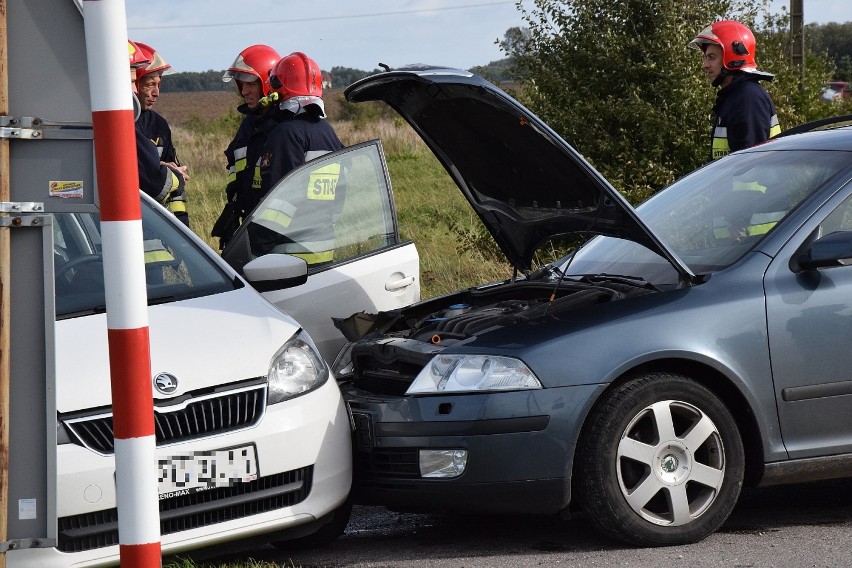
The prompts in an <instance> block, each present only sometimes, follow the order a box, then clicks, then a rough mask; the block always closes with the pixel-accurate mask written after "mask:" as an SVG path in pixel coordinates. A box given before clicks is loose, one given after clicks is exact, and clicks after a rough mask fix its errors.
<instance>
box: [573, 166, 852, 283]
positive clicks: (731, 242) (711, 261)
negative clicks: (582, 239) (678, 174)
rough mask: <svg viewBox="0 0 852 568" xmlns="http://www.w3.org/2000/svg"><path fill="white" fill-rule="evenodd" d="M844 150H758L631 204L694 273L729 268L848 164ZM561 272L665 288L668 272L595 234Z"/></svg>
mask: <svg viewBox="0 0 852 568" xmlns="http://www.w3.org/2000/svg"><path fill="white" fill-rule="evenodd" d="M849 159H850V158H849V153H848V152H832V151H801V152H790V151H776V152H772V151H764V152H751V153H743V154H735V155H731V156H730V157H728V158H726V159H725V160H719V161H717V162H714V163H712V164H710V165H708V166H706V167H704V168H701V169H700V170H697V171H696V172H693V173H692V174H689V175H688V176H686V177H684V178H683V179H681V180H679V181H678V182H675V183H674V184H673V185H671V186H670V187H669V188H667V189H665V190H663V191H661V192H659V193H658V194H656V195H655V196H653V197H652V198H651V199H649V200H648V201H647V202H645V203H644V204H642V205H641V206H639V207H638V208H637V212H638V214H639V216H640V217H641V219H642V220H643V221H644V222H645V223H646V224H647V225H648V227H649V228H650V229H651V231H652V232H653V233H654V234H655V235H657V236H658V237H659V238H660V239H661V240H663V241H664V242H665V243H666V244H667V245H668V246H670V247H671V248H672V249H673V250H674V252H675V253H676V254H677V255H678V256H679V257H680V258H681V259H682V260H683V261H684V262H685V263H686V264H687V265H688V266H689V268H690V269H691V270H692V271H693V272H695V273H696V274H700V273H707V272H712V271H714V270H720V269H722V268H724V267H726V266H729V265H731V264H733V263H734V262H736V261H737V260H738V259H739V258H741V257H742V256H743V255H744V254H745V253H746V252H747V251H748V250H750V249H751V248H752V247H754V245H755V244H756V243H758V242H760V241H761V240H762V239H763V238H765V237H766V235H768V234H771V233H772V231H773V230H774V229H775V227H776V226H777V225H778V223H779V222H781V221H782V220H783V219H784V218H785V217H786V216H787V215H788V214H789V213H790V212H791V211H793V210H794V209H795V208H796V207H797V206H798V205H799V204H800V203H801V202H802V201H804V200H805V199H806V198H807V197H808V196H809V195H811V194H813V192H814V191H816V190H817V189H819V188H820V187H822V186H823V185H824V184H825V183H827V182H828V181H829V180H831V179H832V178H833V177H835V176H836V175H838V173H839V172H840V171H842V170H844V169H846V168H847V167H848V164H849ZM568 268H569V273H575V274H580V273H582V274H588V273H600V272H607V273H614V274H629V275H632V276H639V277H642V278H644V279H645V280H647V281H649V282H652V283H654V284H657V285H663V286H665V285H669V284H671V283H672V282H673V281H676V280H672V279H673V278H674V271H673V270H668V269H666V268H665V266H664V261H663V259H662V258H661V257H659V256H658V255H656V254H654V253H652V252H650V251H649V250H647V249H645V248H644V247H642V246H641V245H638V244H635V243H630V242H627V241H623V240H620V239H616V238H611V237H599V238H596V239H594V240H592V241H591V242H590V243H589V244H588V245H586V246H585V247H583V248H582V249H581V250H580V251H579V252H578V253H577V254H576V255H575V256H574V259H573V261H572V262H571V264H570V265H569V267H568Z"/></svg>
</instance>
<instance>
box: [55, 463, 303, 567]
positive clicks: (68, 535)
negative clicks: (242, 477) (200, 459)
mask: <svg viewBox="0 0 852 568" xmlns="http://www.w3.org/2000/svg"><path fill="white" fill-rule="evenodd" d="M313 471H314V468H313V466H308V467H304V468H301V469H297V470H293V471H288V472H285V473H279V474H277V475H270V476H267V477H261V478H259V479H256V480H254V481H252V482H250V483H240V484H236V485H233V486H231V487H221V488H218V489H213V490H210V491H202V492H199V493H193V494H190V495H181V496H179V497H172V498H169V499H163V500H161V501H160V534H161V535H167V534H172V533H176V532H180V531H187V530H191V529H196V528H199V527H204V526H208V525H213V524H216V523H224V522H226V521H231V520H234V519H241V518H243V517H248V516H250V515H258V514H261V513H266V512H268V511H274V510H276V509H282V508H284V507H290V506H292V505H295V504H297V503H300V502H302V501H304V500H305V499H306V498H307V496H308V494H309V493H310V491H311V484H312V481H313ZM116 544H118V510H117V509H108V510H105V511H96V512H94V513H85V514H82V515H74V516H71V517H62V518H60V519H59V546H58V547H57V548H58V549H59V550H61V551H62V552H81V551H84V550H92V549H95V548H103V547H106V546H113V545H116Z"/></svg>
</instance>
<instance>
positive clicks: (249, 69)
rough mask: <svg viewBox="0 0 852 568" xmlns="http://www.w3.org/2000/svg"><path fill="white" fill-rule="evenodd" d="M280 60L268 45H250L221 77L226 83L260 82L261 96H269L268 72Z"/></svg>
mask: <svg viewBox="0 0 852 568" xmlns="http://www.w3.org/2000/svg"><path fill="white" fill-rule="evenodd" d="M279 59H281V56H280V55H278V52H277V51H275V50H274V49H272V48H271V47H269V46H268V45H251V46H249V47H247V48H245V49H244V50H242V51H241V52H240V54H239V55H237V58H236V59H235V60H234V62H233V63H231V66H230V67H228V70H227V71H225V74H224V75H222V80H223V81H225V82H226V83H227V82H228V81H230V80H231V79H235V80H237V81H243V82H244V83H251V82H253V81H257V80H260V84H261V85H262V87H263V95H264V96H266V95H268V94H269V91H270V89H269V70H270V69H272V67H273V66H274V65H275V63H276V62H277V61H278V60H279Z"/></svg>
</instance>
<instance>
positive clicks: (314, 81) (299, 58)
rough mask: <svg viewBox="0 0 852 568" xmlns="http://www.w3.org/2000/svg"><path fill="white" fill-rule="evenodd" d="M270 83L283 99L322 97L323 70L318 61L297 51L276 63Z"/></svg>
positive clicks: (270, 76) (270, 74) (270, 75)
mask: <svg viewBox="0 0 852 568" xmlns="http://www.w3.org/2000/svg"><path fill="white" fill-rule="evenodd" d="M269 83H270V85H272V89H273V90H274V91H275V92H276V93H278V94H279V95H281V96H280V99H281V100H287V99H289V98H292V97H307V96H313V97H322V71H321V70H320V68H319V65H317V62H316V61H314V60H313V59H311V58H310V57H308V56H307V55H305V54H304V53H302V52H300V51H297V52H295V53H291V54H290V55H288V56H286V57H282V58H281V61H279V62H278V63H276V64H275V67H273V68H272V70H271V71H270V72H269Z"/></svg>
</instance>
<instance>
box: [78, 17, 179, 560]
mask: <svg viewBox="0 0 852 568" xmlns="http://www.w3.org/2000/svg"><path fill="white" fill-rule="evenodd" d="M83 16H84V20H85V31H86V59H87V61H88V65H89V90H90V91H91V101H92V123H93V126H94V138H95V168H96V171H97V179H98V195H99V198H100V208H101V235H102V240H103V259H104V285H105V288H106V314H107V328H108V329H107V333H108V338H109V364H110V377H111V378H110V381H111V385H112V409H113V424H114V428H115V470H116V493H117V498H118V538H119V552H120V555H121V565H122V566H133V567H137V566H139V567H148V566H160V565H161V564H162V560H161V553H160V516H159V504H158V497H157V467H156V454H155V450H156V440H155V437H154V408H153V390H152V386H151V347H150V342H149V338H148V300H147V294H146V288H145V256H144V255H145V253H144V248H143V242H142V207H141V204H140V198H139V172H138V170H137V163H136V138H135V126H134V120H133V102H132V101H133V99H132V96H131V85H130V65H129V63H128V54H127V21H126V13H125V8H124V0H83Z"/></svg>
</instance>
